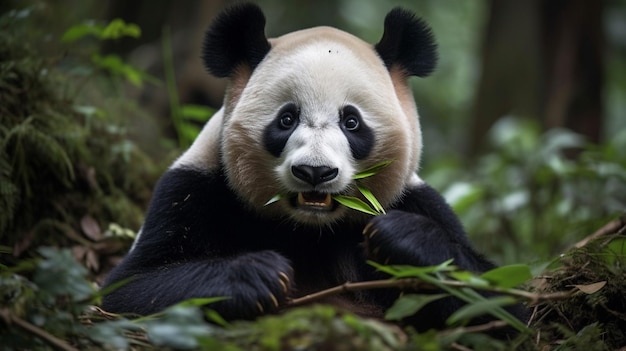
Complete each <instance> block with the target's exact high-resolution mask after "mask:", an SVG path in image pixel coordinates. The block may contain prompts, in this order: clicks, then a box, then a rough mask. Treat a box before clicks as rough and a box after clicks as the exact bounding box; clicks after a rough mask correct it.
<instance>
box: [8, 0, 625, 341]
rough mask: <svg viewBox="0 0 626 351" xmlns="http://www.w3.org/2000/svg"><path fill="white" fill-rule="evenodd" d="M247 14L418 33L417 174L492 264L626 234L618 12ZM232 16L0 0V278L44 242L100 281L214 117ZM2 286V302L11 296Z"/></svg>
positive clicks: (142, 6) (144, 6) (621, 16)
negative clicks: (212, 68)
mask: <svg viewBox="0 0 626 351" xmlns="http://www.w3.org/2000/svg"><path fill="white" fill-rule="evenodd" d="M256 2H257V3H258V4H260V5H261V6H262V7H263V8H264V11H265V13H266V16H267V29H266V32H267V35H268V37H273V36H279V35H281V34H283V33H287V32H289V31H293V30H297V29H301V28H307V27H311V26H316V25H330V26H334V27H338V28H341V29H344V30H346V31H348V32H351V33H353V34H355V35H357V36H359V37H361V38H363V39H364V40H365V41H367V42H371V43H375V42H377V41H378V40H379V38H380V35H381V33H382V24H383V18H384V14H385V13H387V12H388V11H389V10H390V9H391V8H393V7H395V6H403V7H405V8H408V9H410V10H413V11H415V12H416V13H417V14H418V15H419V16H421V17H423V18H424V19H425V20H426V21H427V22H428V23H430V25H431V26H432V28H433V32H434V34H435V37H436V38H437V41H438V44H439V57H440V60H439V66H438V68H437V70H436V71H435V73H434V74H433V75H432V76H430V77H428V78H425V79H417V78H415V79H413V80H412V82H411V83H412V86H413V89H414V95H415V98H416V101H417V104H418V108H419V111H420V119H421V123H422V128H423V135H424V145H425V148H424V152H425V154H424V157H423V160H422V166H421V170H420V174H421V175H422V177H423V178H424V179H425V180H426V181H427V182H429V183H430V184H431V185H433V186H434V187H435V188H436V189H438V190H439V191H440V192H442V194H444V196H445V197H446V199H447V200H448V201H449V202H450V204H451V205H452V206H453V208H454V210H455V211H456V212H457V213H458V214H459V216H460V217H461V220H462V222H463V224H464V225H465V227H466V229H467V230H468V232H469V235H470V237H471V239H472V241H473V242H474V243H475V244H476V246H477V247H478V248H479V249H480V250H481V251H482V252H484V253H485V254H486V255H487V256H488V257H490V258H492V259H493V260H494V261H495V262H497V263H498V264H501V265H510V264H519V263H522V264H525V265H529V266H533V265H536V266H538V267H544V268H545V265H543V264H544V263H545V262H547V261H551V260H554V258H555V257H558V256H559V255H561V254H562V253H564V252H567V250H569V249H570V248H572V247H573V246H574V245H575V244H576V243H578V242H580V241H581V240H584V239H585V238H586V237H587V236H588V235H590V234H591V233H594V232H595V231H596V230H597V229H598V228H602V227H603V226H604V225H605V224H607V223H609V224H610V223H615V222H614V221H615V220H620V221H622V220H621V219H620V218H623V217H621V216H623V215H624V210H625V209H626V152H624V151H623V150H626V1H624V0H605V1H584V0H572V1H565V0H556V1H539V0H535V1H515V0H497V1H488V0H472V1H455V0H444V1H442V0H423V1H400V0H398V1H360V0H340V1H332V0H321V1H312V0H298V1H279V0H258V1H256ZM229 3H230V2H229V1H217V0H215V1H199V0H196V1H185V2H174V1H167V0H156V1H132V2H128V1H121V0H111V1H101V2H90V1H70V0H64V1H3V2H2V3H0V14H1V16H2V20H1V22H0V26H1V27H0V29H1V32H2V34H1V38H0V39H1V40H2V41H1V42H0V46H1V48H0V64H2V66H1V67H0V68H1V69H2V70H1V71H0V75H1V76H0V122H1V124H0V147H1V149H0V212H1V213H0V244H1V249H2V250H1V252H0V254H1V255H2V256H1V257H2V260H1V263H2V265H3V267H4V269H5V270H6V271H5V272H4V273H3V274H8V273H10V274H15V273H16V272H20V271H29V270H30V271H32V270H34V269H35V266H36V264H35V263H33V262H40V261H37V260H40V259H41V258H42V257H47V258H48V259H49V260H54V259H55V257H56V258H58V259H61V258H59V257H61V256H58V257H57V256H55V254H53V253H51V252H50V251H45V248H47V247H49V246H54V247H57V248H69V249H70V251H69V252H70V253H71V254H70V255H69V256H68V257H66V258H69V257H70V256H71V258H73V259H75V260H77V261H78V262H80V263H81V266H83V267H85V269H86V271H85V272H86V273H85V272H83V271H80V272H79V273H80V274H83V275H86V276H89V277H90V278H89V279H90V281H93V282H94V283H95V284H96V286H97V284H98V283H100V282H101V281H102V278H103V276H104V275H105V274H106V272H108V270H109V269H110V268H111V267H112V266H113V265H115V264H116V263H117V262H119V259H120V258H121V257H122V255H123V254H124V252H125V251H126V250H127V249H128V247H129V245H130V243H131V241H132V236H133V235H134V233H135V232H136V231H137V230H138V229H139V226H140V225H141V222H142V220H143V214H144V211H145V208H146V207H147V204H148V201H149V199H150V195H151V190H152V187H153V186H154V184H155V182H156V180H157V179H158V177H159V176H160V174H162V172H163V171H164V170H165V169H166V168H167V166H168V165H169V164H170V163H171V162H172V161H173V160H174V159H175V158H176V157H177V156H178V155H180V154H181V153H182V152H183V151H184V149H185V148H186V147H187V146H188V145H189V144H190V143H191V141H192V140H193V138H194V137H195V135H197V132H198V131H199V128H200V127H201V125H202V123H203V122H204V121H206V120H207V119H208V118H209V117H210V115H211V114H212V113H213V112H214V111H215V110H216V109H217V108H219V106H220V104H221V99H222V96H223V92H224V84H225V82H224V81H223V80H219V79H215V78H213V77H210V76H209V75H208V74H207V73H206V72H205V70H204V68H203V67H202V63H201V60H200V50H201V45H202V37H203V35H204V31H205V30H206V28H207V26H208V25H209V24H210V22H211V19H212V18H213V17H214V16H215V15H216V13H217V12H218V11H219V10H220V9H221V8H222V7H223V6H225V5H227V4H229ZM619 223H623V222H619ZM622 225H623V224H622ZM617 227H619V225H618V226H617ZM615 232H617V233H618V234H623V230H622V231H621V232H620V231H619V230H617V229H616V230H613V231H612V232H611V233H615ZM41 248H44V251H43V252H42V251H41ZM46 252H47V253H46ZM619 255H623V251H621V252H620V253H619ZM619 255H618V256H619ZM620 257H622V256H620ZM31 259H32V260H31ZM27 262H30V263H29V264H26V263H27ZM63 262H65V261H63ZM16 267H17V268H16ZM537 272H539V271H537ZM533 273H535V271H533ZM33 274H34V273H33ZM77 274H78V273H77ZM27 276H28V275H27ZM70 276H72V275H71V274H70ZM3 277H4V278H3V279H5V280H3V284H4V285H0V286H2V288H3V292H4V293H5V298H6V294H7V291H10V292H11V294H13V295H14V291H13V290H11V289H13V288H15V286H19V284H18V283H16V281H14V280H12V279H13V278H11V279H9V278H7V276H6V275H4V276H3ZM12 277H14V276H12ZM28 277H29V279H30V278H32V277H31V276H28ZM20 279H21V278H20ZM589 283H591V282H589ZM12 284H13V285H12ZM15 284H18V285H15ZM38 284H39V288H41V282H39V283H38ZM9 286H11V287H12V288H9ZM70 286H72V285H71V284H70ZM19 287H20V289H25V288H24V287H22V286H19ZM13 295H11V296H13ZM83 297H84V296H83ZM9 300H10V299H9ZM7 301H8V300H7ZM25 301H26V300H24V301H23V303H24V306H28V303H27V302H25ZM5 302H6V301H5ZM31 302H32V301H31ZM29 303H30V302H29ZM7 305H8V306H12V307H11V308H10V309H12V312H10V313H11V315H13V314H17V315H20V313H17V312H16V311H15V306H17V305H15V301H13V300H11V303H7ZM18 305H19V304H18ZM24 308H25V309H26V307H24ZM3 311H5V312H6V311H8V310H3ZM22 312H23V311H22ZM6 313H9V312H6ZM621 313H625V312H624V310H622V311H621ZM5 320H8V319H6V318H5ZM622 322H623V321H622ZM42 323H43V322H42ZM44 324H45V323H43V324H42V325H44ZM44 344H45V343H44ZM622 346H623V345H622Z"/></svg>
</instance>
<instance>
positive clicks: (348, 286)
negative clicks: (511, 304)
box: [288, 278, 577, 306]
mask: <svg viewBox="0 0 626 351" xmlns="http://www.w3.org/2000/svg"><path fill="white" fill-rule="evenodd" d="M439 282H440V283H442V284H444V285H447V286H450V287H455V288H472V289H477V290H483V291H487V292H492V293H497V294H502V295H509V296H513V297H517V298H522V299H524V300H526V301H528V302H529V303H530V304H531V305H536V304H538V303H540V302H543V301H550V300H565V299H567V298H569V297H570V296H571V295H572V294H573V293H574V292H576V291H577V289H572V290H569V291H558V292H554V293H548V294H538V293H533V292H529V291H525V290H519V289H503V288H499V287H495V286H475V285H472V284H468V283H465V282H461V281H456V280H439ZM389 288H395V289H399V290H406V289H413V290H419V289H423V290H435V289H436V287H435V286H434V285H432V284H430V283H428V282H424V281H422V280H420V279H418V278H403V279H385V280H372V281H367V282H356V283H352V282H347V283H343V284H341V285H338V286H335V287H333V288H330V289H326V290H322V291H319V292H316V293H313V294H310V295H306V296H302V297H299V298H295V299H293V300H291V301H289V303H288V305H289V306H301V305H305V304H308V303H311V302H314V301H319V300H321V299H323V298H326V297H328V296H333V295H338V294H341V293H344V292H351V291H360V290H371V289H389Z"/></svg>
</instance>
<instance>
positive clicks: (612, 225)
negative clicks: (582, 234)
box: [573, 215, 626, 249]
mask: <svg viewBox="0 0 626 351" xmlns="http://www.w3.org/2000/svg"><path fill="white" fill-rule="evenodd" d="M624 227H626V215H624V216H621V217H619V218H616V219H614V220H612V221H610V222H609V223H607V224H605V225H604V226H602V228H600V229H598V230H596V231H595V233H593V234H591V235H589V236H588V237H586V238H584V239H583V240H581V241H579V242H577V243H576V244H574V246H573V247H574V248H577V249H579V248H581V247H583V246H585V245H587V243H589V242H590V241H591V240H593V239H597V238H599V237H601V236H605V235H609V234H613V233H616V232H618V231H619V230H620V229H621V228H624Z"/></svg>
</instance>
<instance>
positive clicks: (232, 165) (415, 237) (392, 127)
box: [103, 4, 493, 330]
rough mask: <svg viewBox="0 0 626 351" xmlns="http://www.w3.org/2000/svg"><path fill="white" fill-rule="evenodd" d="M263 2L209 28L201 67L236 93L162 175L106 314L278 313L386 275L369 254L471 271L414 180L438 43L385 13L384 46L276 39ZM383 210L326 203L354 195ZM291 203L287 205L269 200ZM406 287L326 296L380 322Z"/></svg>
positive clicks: (341, 35) (410, 20)
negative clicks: (187, 308) (415, 92)
mask: <svg viewBox="0 0 626 351" xmlns="http://www.w3.org/2000/svg"><path fill="white" fill-rule="evenodd" d="M264 25H265V18H264V16H263V14H262V12H261V10H260V8H258V7H257V6H255V5H251V4H243V5H237V6H234V7H233V8H231V9H229V10H227V11H226V12H224V13H223V14H221V15H220V16H218V17H217V19H216V21H215V22H214V24H213V25H212V26H211V28H210V29H209V30H208V31H207V36H206V38H205V48H204V55H203V59H204V61H205V64H206V65H207V68H208V69H209V71H210V72H211V73H213V74H214V75H216V76H219V77H227V78H228V81H229V84H228V88H227V91H226V96H225V98H224V105H223V108H222V109H220V110H219V111H218V112H217V113H216V114H215V115H214V116H213V117H212V118H211V120H210V121H209V122H208V123H207V124H206V125H205V127H204V128H203V130H202V132H201V133H200V135H199V136H198V138H197V139H196V140H195V142H194V143H193V145H192V146H191V147H190V148H189V150H187V151H186V152H185V153H184V154H183V155H182V156H181V157H180V158H179V159H177V160H176V161H175V162H174V164H173V165H172V167H170V169H169V170H167V172H165V174H163V176H162V177H161V179H160V180H159V183H158V184H157V186H156V188H155V190H154V194H153V198H152V201H151V203H150V206H149V208H148V211H147V215H146V221H145V223H144V225H143V226H142V229H141V235H140V236H138V237H137V238H136V240H135V242H134V244H133V247H132V250H131V251H130V252H129V253H128V255H127V256H126V257H125V258H124V260H123V261H122V262H121V264H120V265H118V266H117V267H116V268H115V269H114V270H113V271H112V272H111V273H110V275H109V277H108V278H107V281H106V282H105V285H106V286H109V285H111V284H113V283H116V282H119V281H121V280H125V279H129V278H130V279H129V280H128V281H127V282H126V284H124V285H122V286H120V287H119V288H117V289H115V290H114V291H113V292H111V293H109V294H107V295H106V296H104V298H103V307H104V308H105V309H107V310H109V311H111V312H118V313H119V312H134V313H138V314H150V313H154V312H157V311H160V310H162V309H164V308H166V307H167V306H170V305H172V304H175V303H177V302H180V301H183V300H186V299H189V298H193V297H213V296H227V297H229V299H227V300H223V301H220V302H218V303H215V304H212V305H211V306H210V307H211V308H212V309H213V310H215V311H217V312H218V313H219V314H220V315H222V317H224V318H225V319H228V320H232V319H242V318H247V319H251V318H255V317H257V316H259V315H261V314H264V313H271V312H278V311H280V310H281V309H282V308H284V307H285V306H286V305H287V303H288V301H289V300H290V299H291V298H294V297H300V296H304V295H307V294H310V293H312V292H316V291H319V290H321V289H325V288H330V287H333V286H337V285H340V284H343V283H345V282H346V281H367V280H373V279H383V278H386V276H385V275H384V274H383V273H381V272H378V271H376V270H375V269H374V268H373V267H372V266H370V265H368V264H367V263H366V262H367V261H368V260H372V261H376V262H379V263H385V264H387V263H388V264H400V265H416V266H423V265H436V264H440V263H441V262H443V261H445V260H448V259H450V258H452V259H454V263H455V264H456V265H458V266H460V267H462V268H464V269H466V270H470V271H477V272H481V271H486V270H488V269H490V268H493V264H492V263H490V262H489V261H488V260H486V259H484V258H483V257H482V256H481V255H480V254H478V253H476V252H475V251H474V249H473V248H472V246H471V244H470V242H469V241H468V240H467V238H466V236H465V232H464V230H463V228H462V225H461V224H460V223H459V221H458V219H457V217H456V216H455V215H454V213H453V212H452V210H451V209H450V208H449V206H448V205H447V204H446V203H445V201H444V199H443V198H442V197H441V196H440V195H439V194H438V193H437V192H436V191H435V190H434V189H432V188H431V187H429V186H428V185H427V184H425V183H424V182H423V181H422V180H421V179H420V178H419V177H418V176H417V173H416V171H417V169H418V166H419V160H420V155H421V150H422V136H421V131H420V127H419V120H418V119H419V117H418V113H417V108H416V105H415V102H414V100H413V96H412V94H411V90H410V88H409V84H408V81H407V79H408V77H409V76H419V77H423V76H427V75H428V74H429V73H430V72H431V71H432V70H433V68H434V66H435V62H436V50H435V48H436V46H435V44H434V39H433V37H432V34H431V32H430V30H429V29H428V27H427V26H426V24H425V23H424V22H422V21H421V20H419V19H417V18H415V17H414V15H413V14H411V13H409V12H407V11H404V10H402V9H394V10H392V11H390V12H389V13H388V14H387V16H386V18H385V25H384V28H385V29H384V33H383V36H382V38H381V40H380V41H379V42H378V43H377V44H376V45H370V44H368V43H365V42H364V41H362V40H360V39H358V38H356V37H354V36H352V35H350V34H348V33H345V32H342V31H340V30H337V29H334V28H329V27H317V28H312V29H306V30H301V31H297V32H293V33H290V34H286V35H284V36H281V37H278V38H275V39H270V40H268V39H266V38H265V34H264ZM387 161H392V162H391V164H390V165H389V166H387V167H386V168H384V169H382V170H381V171H380V172H379V173H377V174H376V175H374V176H372V177H369V178H365V179H362V180H359V182H361V183H360V184H361V185H363V186H364V187H365V188H368V189H369V190H371V191H372V193H373V194H374V195H375V196H376V197H377V199H378V200H379V201H380V202H381V204H382V205H383V207H384V208H385V209H386V211H387V213H386V214H385V215H379V216H373V217H371V216H369V215H366V214H362V213H360V212H356V211H354V210H350V209H348V208H346V207H343V206H341V205H338V203H336V202H332V201H329V199H330V195H337V194H339V195H351V196H360V195H359V192H358V191H357V188H356V185H355V181H354V180H353V176H354V175H355V174H356V173H358V172H360V171H363V170H364V169H366V168H369V167H371V166H373V165H377V164H379V163H381V162H387ZM277 194H281V195H283V198H282V199H281V200H279V201H278V202H277V203H272V204H269V205H266V203H267V202H268V200H270V199H272V198H273V197H274V196H275V195H277ZM398 293H399V292H398V291H390V290H372V291H360V292H353V293H347V292H346V293H344V294H342V295H341V296H338V297H336V298H331V300H327V301H326V302H331V303H334V304H337V305H340V306H344V307H348V308H349V309H350V310H351V311H354V312H357V313H360V314H362V315H367V316H375V317H381V316H382V315H383V311H384V309H386V308H388V307H389V306H391V304H392V303H393V302H394V301H395V298H396V297H397V296H398ZM461 306H462V302H461V301H460V300H456V299H452V298H448V299H442V300H437V301H435V302H432V303H430V304H428V305H427V306H426V307H424V308H423V309H422V310H420V312H419V314H418V315H416V316H414V317H411V318H408V319H407V320H406V322H408V323H410V324H412V325H413V326H414V327H415V328H416V329H418V330H427V329H430V328H433V327H440V326H443V325H444V324H445V321H446V319H447V318H448V316H450V314H451V313H453V312H454V311H455V310H456V309H458V308H459V307H461Z"/></svg>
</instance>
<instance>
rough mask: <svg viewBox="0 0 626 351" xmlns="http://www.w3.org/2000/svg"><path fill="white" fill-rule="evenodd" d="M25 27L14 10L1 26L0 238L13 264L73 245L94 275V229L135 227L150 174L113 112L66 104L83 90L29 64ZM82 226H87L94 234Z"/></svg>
mask: <svg viewBox="0 0 626 351" xmlns="http://www.w3.org/2000/svg"><path fill="white" fill-rule="evenodd" d="M28 21H29V17H28V16H27V15H24V16H17V15H16V13H13V12H12V13H9V14H7V15H5V16H3V17H1V18H0V29H1V30H0V51H1V52H0V100H1V101H2V104H0V194H1V195H2V196H0V205H2V210H1V211H0V240H2V243H3V244H4V245H7V246H8V247H11V248H12V251H13V253H14V255H16V256H18V255H21V254H24V253H25V252H27V251H28V249H29V248H35V247H37V246H38V245H40V244H42V243H44V242H45V243H56V244H62V245H70V243H80V244H82V245H86V246H89V247H90V252H91V253H90V254H89V255H90V256H91V259H90V261H91V267H90V268H97V267H95V266H97V265H98V262H97V261H98V260H97V255H96V251H98V250H103V251H106V249H107V246H106V245H103V244H104V243H97V242H98V241H105V240H106V239H104V238H103V233H102V232H101V231H100V230H99V226H100V225H102V224H106V223H109V222H116V223H119V224H120V225H122V226H123V227H132V228H138V227H139V225H140V224H141V221H142V218H143V209H144V208H145V206H146V203H147V200H148V198H149V194H150V191H151V188H152V184H154V181H155V179H156V176H157V173H156V171H157V170H156V168H155V167H154V165H153V164H152V161H150V160H149V159H148V158H147V157H145V155H144V154H143V153H142V152H141V151H140V150H139V149H138V148H137V147H136V146H135V145H134V144H133V143H132V142H130V141H129V140H128V138H127V133H126V131H125V128H124V127H123V125H122V122H121V121H122V118H121V117H117V116H115V115H114V114H111V113H109V108H111V107H113V106H103V107H102V108H100V107H96V106H93V105H81V104H80V103H78V102H77V99H76V98H75V96H70V92H71V91H73V90H80V91H85V90H86V89H85V86H84V85H81V86H75V85H74V84H75V83H74V82H75V77H74V76H73V75H72V73H70V72H67V71H64V70H62V69H59V67H63V65H58V66H55V65H53V64H54V63H55V62H56V61H54V60H53V59H49V58H48V59H44V58H40V57H38V54H37V51H35V50H34V49H33V47H34V46H36V44H37V42H36V41H31V40H26V39H27V38H28V35H27V34H26V31H25V27H27V26H28V25H29V24H28ZM103 35H105V34H103ZM106 35H107V36H111V35H113V34H106ZM33 40H34V39H33ZM57 60H58V59H57ZM60 87H61V88H60ZM85 218H87V219H94V218H95V219H96V220H95V227H94V226H93V225H92V226H91V227H92V228H95V229H93V230H91V231H90V232H89V230H88V228H86V227H85V226H84V225H82V224H83V223H84V222H83V219H85ZM91 246H93V247H91ZM109 249H112V247H109ZM89 255H88V256H89ZM5 260H8V261H11V260H14V257H10V256H3V257H2V262H5Z"/></svg>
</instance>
